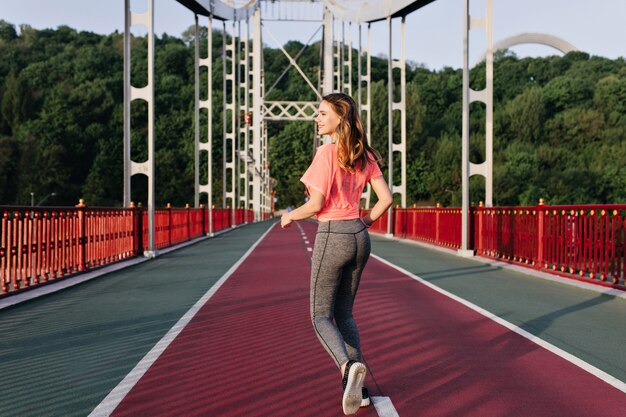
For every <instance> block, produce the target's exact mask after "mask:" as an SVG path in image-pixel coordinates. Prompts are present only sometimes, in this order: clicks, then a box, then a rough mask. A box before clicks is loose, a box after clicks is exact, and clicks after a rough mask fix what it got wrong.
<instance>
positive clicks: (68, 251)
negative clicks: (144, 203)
mask: <svg viewBox="0 0 626 417" xmlns="http://www.w3.org/2000/svg"><path fill="white" fill-rule="evenodd" d="M0 213H2V219H1V222H0V282H1V285H2V288H1V292H0V296H3V295H7V294H11V293H15V292H18V291H21V290H24V289H27V288H30V287H34V286H38V285H41V284H44V283H46V282H49V281H54V280H58V279H59V278H62V277H65V276H68V275H71V274H74V273H77V272H83V271H86V270H89V269H93V268H96V267H99V266H103V265H107V264H110V263H113V262H117V261H120V260H123V259H127V258H131V257H134V256H138V255H141V254H143V251H144V249H146V248H147V246H148V243H147V242H148V213H147V210H146V209H144V208H128V209H113V208H92V207H85V206H84V205H81V204H79V205H78V206H76V207H45V208H42V207H17V206H16V207H0ZM212 214H213V232H218V231H220V230H223V229H227V228H229V227H231V226H232V225H233V222H232V217H233V216H232V210H230V209H213V210H212ZM208 215H209V211H208V210H207V209H205V208H198V209H193V208H188V207H187V208H184V209H173V208H169V207H168V208H165V209H157V210H155V225H154V227H155V248H156V249H160V248H164V247H167V246H171V245H175V244H178V243H181V242H184V241H188V240H191V239H194V238H196V237H200V236H204V235H206V234H207V233H209V222H208ZM270 217H271V214H269V213H266V214H264V215H263V220H265V219H268V218H270ZM253 220H254V212H253V211H252V210H244V209H238V210H236V211H235V223H234V224H243V223H245V222H252V221H253Z"/></svg>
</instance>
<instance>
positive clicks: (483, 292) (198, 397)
mask: <svg viewBox="0 0 626 417" xmlns="http://www.w3.org/2000/svg"><path fill="white" fill-rule="evenodd" d="M272 225H273V223H272V222H264V223H260V224H251V225H248V226H246V227H244V228H240V229H236V230H233V231H232V232H229V233H227V234H224V235H222V236H219V237H216V238H214V239H209V240H205V241H202V242H199V243H197V244H195V245H192V246H190V247H188V248H185V249H181V250H178V251H175V252H172V253H169V254H166V255H163V256H161V257H159V258H157V259H155V260H153V261H151V262H147V263H143V264H140V265H135V266H133V267H130V268H127V269H124V270H122V271H119V272H116V273H112V274H108V275H106V276H104V277H101V278H99V279H97V280H94V281H90V282H88V283H84V284H81V285H79V286H77V287H74V288H72V289H67V290H64V291H61V292H59V293H56V294H54V295H49V296H46V297H42V298H39V299H36V300H33V301H30V302H26V303H23V304H19V305H17V306H14V307H11V308H7V309H4V310H0V334H2V337H1V338H0V386H2V387H3V395H2V396H1V397H0V415H2V416H48V415H49V416H85V415H88V414H89V413H91V412H92V411H93V410H94V409H95V411H93V413H92V414H93V415H108V413H111V412H112V415H115V416H173V415H180V416H243V415H245V416H259V417H261V416H293V415H297V416H335V415H336V416H339V415H342V413H341V406H340V391H341V388H340V385H339V373H338V372H337V371H336V370H335V369H334V365H333V364H332V362H331V361H330V359H329V358H328V357H327V354H326V352H325V351H324V350H323V349H322V347H321V346H320V345H319V343H318V342H317V339H316V338H315V335H314V333H313V330H312V328H311V324H310V321H309V319H308V297H309V295H308V275H309V271H310V253H311V252H310V251H309V250H308V249H307V248H310V247H312V246H313V240H314V237H315V227H316V226H315V224H314V223H311V222H299V223H298V224H297V225H296V226H294V227H292V228H290V229H287V230H280V229H279V227H273V228H272V229H271V230H269V229H270V228H271V227H272ZM268 230H269V231H268ZM266 232H267V234H266V235H265V236H264V237H262V236H263V235H264V233H266ZM261 237H262V238H261ZM255 242H258V245H257V246H255V247H254V249H253V250H251V251H249V249H250V248H251V247H252V246H253V245H254V244H255ZM306 242H309V243H306ZM246 253H248V256H247V257H245V259H243V260H242V261H240V259H241V258H242V256H244V255H245V254H246ZM373 253H374V254H376V255H377V256H376V257H374V258H372V259H371V260H370V263H369V264H368V267H367V269H366V272H365V274H364V277H363V281H362V286H361V289H360V293H359V297H358V298H357V306H356V311H355V314H356V316H357V321H358V323H359V326H360V329H361V333H362V345H363V351H364V355H365V360H366V362H367V364H368V366H369V370H370V373H369V375H368V379H367V381H366V384H367V386H368V387H369V388H370V391H371V393H372V394H373V395H374V396H376V397H377V401H378V400H379V399H381V398H383V397H389V399H390V400H391V402H392V403H393V406H394V407H395V410H397V413H398V415H399V416H402V417H408V416H418V415H419V416H460V415H462V416H481V417H484V416H530V415H532V416H536V417H537V416H551V417H554V416H568V417H571V416H589V415H602V416H618V415H619V416H621V415H623V410H624V409H626V394H625V393H624V387H625V386H626V384H625V382H624V381H626V355H624V348H625V346H626V321H625V320H624V317H625V316H626V315H625V313H626V302H625V301H624V300H623V299H619V298H616V297H612V296H609V295H603V294H598V293H594V292H591V291H586V290H583V289H579V288H575V287H570V286H566V285H562V284H559V283H555V282H550V281H545V280H540V279H537V278H534V277H532V276H530V275H526V274H522V273H519V272H514V271H510V270H506V269H501V268H497V267H493V266H488V265H484V264H481V263H479V262H476V261H475V260H468V259H462V258H458V257H456V256H453V255H449V254H446V253H442V252H438V251H434V250H430V249H425V248H421V247H417V246H415V245H410V244H406V243H403V242H398V241H391V240H387V239H384V238H381V237H375V236H373ZM239 261H240V262H239ZM524 336H526V337H524ZM529 337H530V338H534V339H535V341H534V342H533V341H530V340H529V339H528V338H529ZM581 367H582V368H586V369H587V370H583V369H582V368H581ZM358 415H361V416H377V415H381V416H382V415H391V414H385V413H384V412H383V411H377V409H376V408H375V407H369V408H367V409H361V410H360V411H359V413H358Z"/></svg>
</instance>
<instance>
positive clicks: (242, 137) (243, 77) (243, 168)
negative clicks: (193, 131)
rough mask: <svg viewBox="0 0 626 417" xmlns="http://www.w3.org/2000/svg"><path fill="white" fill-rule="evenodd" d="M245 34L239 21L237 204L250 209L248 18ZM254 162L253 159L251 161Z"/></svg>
mask: <svg viewBox="0 0 626 417" xmlns="http://www.w3.org/2000/svg"><path fill="white" fill-rule="evenodd" d="M245 23H246V28H245V29H246V30H245V36H244V35H242V33H241V32H242V22H241V21H238V22H237V25H238V39H237V75H238V78H237V79H238V83H237V109H238V111H237V127H238V129H237V131H238V132H237V194H238V196H239V197H238V204H237V206H238V207H240V206H243V208H244V209H246V210H247V209H248V202H249V198H250V193H249V192H248V191H249V189H248V188H249V184H248V160H249V159H251V158H250V155H248V142H249V129H248V111H249V102H248V96H249V88H250V74H249V68H248V62H249V56H248V54H249V51H248V49H249V48H248V38H249V32H248V30H249V27H248V21H247V19H246V22H245ZM250 162H252V161H250Z"/></svg>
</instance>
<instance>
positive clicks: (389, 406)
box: [372, 397, 400, 417]
mask: <svg viewBox="0 0 626 417" xmlns="http://www.w3.org/2000/svg"><path fill="white" fill-rule="evenodd" d="M372 402H373V403H374V408H376V412H377V413H378V417H400V415H399V414H398V412H397V411H396V408H395V407H394V406H393V403H392V402H391V398H389V397H372Z"/></svg>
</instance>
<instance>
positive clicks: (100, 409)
mask: <svg viewBox="0 0 626 417" xmlns="http://www.w3.org/2000/svg"><path fill="white" fill-rule="evenodd" d="M276 224H278V222H276V223H274V224H273V225H272V226H271V227H270V228H269V229H267V231H266V232H265V233H263V235H262V236H261V237H260V238H259V239H258V240H257V241H256V242H254V244H253V245H252V246H250V249H248V251H247V252H246V253H244V254H243V256H242V257H241V258H239V260H238V261H237V263H235V264H234V265H233V266H231V267H230V269H229V270H228V271H226V273H225V274H224V275H222V277H221V278H220V279H219V281H217V282H216V283H215V284H214V285H213V286H212V287H211V288H210V289H209V290H208V291H207V292H206V293H205V294H204V295H203V296H202V298H200V299H199V300H198V301H197V302H196V303H195V304H194V305H193V307H191V308H190V309H189V310H188V311H187V312H186V313H185V315H184V316H183V317H181V318H180V320H178V322H177V323H176V324H175V325H174V327H172V328H171V329H170V330H169V331H168V332H167V334H166V335H165V336H163V338H162V339H161V340H159V341H158V342H157V344H156V345H154V347H153V348H152V349H151V350H150V352H148V353H147V354H146V356H144V357H143V359H141V361H139V363H138V364H137V365H136V366H135V368H133V370H132V371H130V373H129V374H128V375H126V377H125V378H124V379H123V380H122V381H121V382H120V383H119V384H118V385H117V386H116V387H115V388H114V389H113V390H112V391H111V392H110V393H109V395H107V396H106V398H105V399H104V400H102V402H101V403H100V404H99V405H98V406H97V407H96V408H94V409H93V411H92V412H91V413H90V414H89V417H108V416H109V415H111V413H112V412H113V411H114V410H115V408H116V407H117V406H118V405H119V404H120V403H121V402H122V400H123V399H124V397H126V395H127V394H128V393H129V392H130V390H131V389H132V388H133V387H134V386H135V385H136V384H137V382H138V381H139V380H140V379H141V377H142V376H143V375H144V374H145V373H146V372H147V371H148V369H150V367H151V366H152V364H154V362H155V361H156V360H157V359H158V358H159V356H161V354H162V353H163V352H164V351H165V349H167V347H168V346H169V345H170V343H172V342H173V341H174V339H175V338H176V336H178V334H179V333H180V332H181V331H182V330H183V329H184V328H185V326H187V324H189V322H190V321H191V319H193V317H194V316H195V315H196V313H198V311H200V309H201V308H202V307H203V306H204V305H205V304H206V303H207V301H209V299H210V298H211V297H212V296H213V295H214V294H215V293H216V292H217V290H219V289H220V287H221V286H222V285H223V284H224V283H225V282H226V280H227V279H228V278H230V276H231V275H232V274H233V273H234V272H235V271H236V270H237V268H239V265H241V264H242V263H243V261H245V260H246V258H248V256H249V255H250V254H251V253H252V251H253V250H254V249H255V248H256V247H257V246H258V245H259V243H261V241H262V240H263V239H264V238H265V236H267V234H268V233H269V232H270V231H271V230H272V229H273V228H274V226H276Z"/></svg>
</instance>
